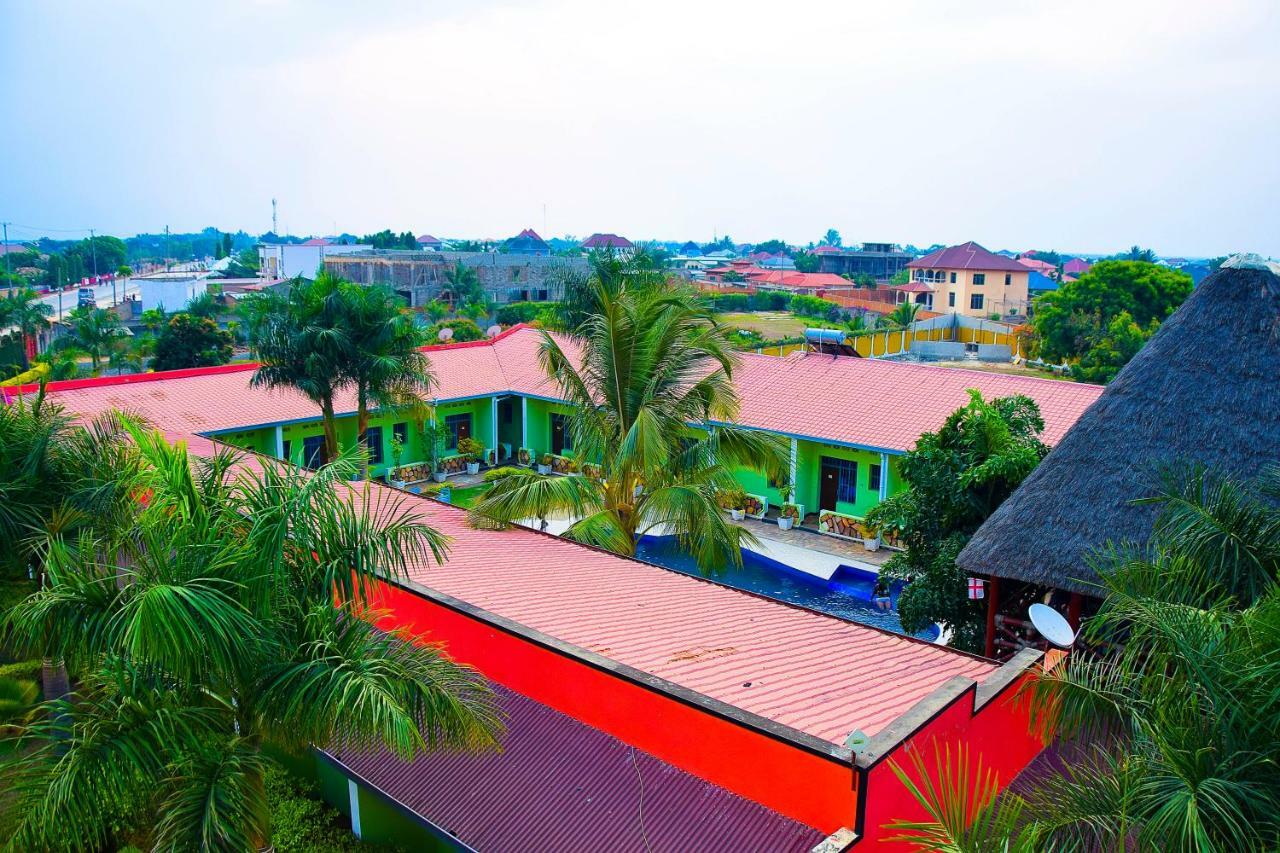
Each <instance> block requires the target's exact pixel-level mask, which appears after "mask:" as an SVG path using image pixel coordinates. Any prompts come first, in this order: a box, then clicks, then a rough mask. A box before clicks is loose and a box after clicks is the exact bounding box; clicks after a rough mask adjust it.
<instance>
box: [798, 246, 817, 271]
mask: <svg viewBox="0 0 1280 853" xmlns="http://www.w3.org/2000/svg"><path fill="white" fill-rule="evenodd" d="M794 260H795V262H796V271H797V272H817V271H818V267H819V266H821V265H822V258H820V257H818V256H817V255H815V254H813V253H812V252H803V251H802V252H796V253H795V256H794Z"/></svg>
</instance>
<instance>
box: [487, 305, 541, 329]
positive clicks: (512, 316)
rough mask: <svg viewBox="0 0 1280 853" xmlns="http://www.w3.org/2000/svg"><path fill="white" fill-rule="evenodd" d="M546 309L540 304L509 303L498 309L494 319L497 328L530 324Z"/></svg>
mask: <svg viewBox="0 0 1280 853" xmlns="http://www.w3.org/2000/svg"><path fill="white" fill-rule="evenodd" d="M546 307H547V306H546V304H545V303H542V302H509V303H507V304H506V305H503V306H502V307H500V308H499V309H498V313H497V316H496V318H495V319H496V321H497V323H498V325H499V326H514V325H516V324H517V323H532V322H533V321H534V320H536V319H538V316H539V315H540V314H541V313H542V312H543V311H544V310H545V309H546Z"/></svg>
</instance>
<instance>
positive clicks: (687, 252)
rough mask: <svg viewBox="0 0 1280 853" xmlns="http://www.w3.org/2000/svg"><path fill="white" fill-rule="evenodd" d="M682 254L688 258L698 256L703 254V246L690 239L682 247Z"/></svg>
mask: <svg viewBox="0 0 1280 853" xmlns="http://www.w3.org/2000/svg"><path fill="white" fill-rule="evenodd" d="M680 254H681V255H684V256H685V257H686V258H696V257H698V256H699V255H701V254H702V247H701V246H699V245H698V244H697V243H695V242H693V241H692V240H690V241H689V242H687V243H685V244H684V245H683V246H681V247H680Z"/></svg>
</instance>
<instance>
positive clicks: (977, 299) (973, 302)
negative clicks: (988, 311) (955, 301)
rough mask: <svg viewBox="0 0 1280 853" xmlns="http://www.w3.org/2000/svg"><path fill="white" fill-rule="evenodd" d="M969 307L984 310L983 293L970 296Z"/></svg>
mask: <svg viewBox="0 0 1280 853" xmlns="http://www.w3.org/2000/svg"><path fill="white" fill-rule="evenodd" d="M969 307H970V308H972V309H973V310H974V311H981V310H982V294H981V293H975V294H973V296H970V297H969Z"/></svg>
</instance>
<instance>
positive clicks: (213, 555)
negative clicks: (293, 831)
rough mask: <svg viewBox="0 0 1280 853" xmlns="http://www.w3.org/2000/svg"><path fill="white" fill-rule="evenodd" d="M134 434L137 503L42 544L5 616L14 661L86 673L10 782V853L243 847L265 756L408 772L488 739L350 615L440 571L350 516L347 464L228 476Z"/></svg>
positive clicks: (459, 700) (455, 701)
mask: <svg viewBox="0 0 1280 853" xmlns="http://www.w3.org/2000/svg"><path fill="white" fill-rule="evenodd" d="M130 431H131V433H132V439H133V444H134V445H135V446H136V453H137V456H138V458H139V462H140V464H139V465H138V467H137V469H136V471H134V472H132V473H131V474H130V475H129V476H128V478H127V479H126V480H125V483H124V485H125V486H126V488H127V489H128V490H129V491H130V492H131V493H139V492H141V493H145V494H146V495H147V502H146V504H145V505H144V504H141V503H137V502H136V501H135V507H136V511H135V513H134V514H133V516H132V517H131V518H129V519H128V520H127V522H125V523H121V524H120V525H119V529H118V530H116V531H113V532H112V533H111V534H110V535H107V536H104V537H102V538H93V537H90V536H88V535H82V536H80V537H77V538H75V539H71V538H69V537H51V538H50V539H49V541H48V542H47V544H46V545H45V548H46V569H47V574H48V578H49V582H48V583H47V584H46V586H45V587H44V588H43V589H41V590H39V591H38V592H36V593H34V594H32V595H31V596H30V597H28V598H27V599H26V600H24V601H22V602H21V603H19V604H18V605H16V606H15V607H14V608H13V609H12V610H11V611H10V613H9V614H8V616H7V619H6V620H5V628H6V635H7V638H8V639H9V641H10V642H11V643H12V644H14V645H15V646H17V647H18V648H19V649H22V650H24V651H27V652H35V653H39V654H43V655H45V656H50V657H59V658H64V659H66V660H67V661H68V662H69V663H71V664H72V665H73V669H74V670H76V671H79V672H82V673H83V676H82V677H81V678H80V680H79V683H78V685H77V689H76V694H75V698H74V700H63V701H58V702H54V703H51V704H49V705H48V706H47V709H48V710H49V711H50V712H51V713H50V714H49V716H48V717H46V718H43V719H38V720H37V721H36V722H33V723H32V724H30V725H28V726H26V727H25V729H24V731H23V732H22V735H23V741H22V743H23V744H24V745H25V747H26V749H25V750H24V751H23V752H22V753H21V757H20V758H18V759H17V760H15V761H12V762H11V763H9V764H8V766H7V767H6V788H7V790H8V793H9V794H10V796H12V797H13V798H14V799H15V805H16V808H15V813H16V815H17V816H18V817H17V825H16V827H14V837H13V839H12V841H11V843H13V844H14V845H15V846H16V847H17V848H19V849H49V848H54V847H58V848H60V847H62V846H63V845H64V844H65V843H66V841H67V840H68V839H74V840H75V842H76V843H77V844H78V845H82V846H84V847H90V848H95V849H114V847H115V846H116V844H118V841H117V839H116V838H114V837H113V836H114V835H115V831H116V830H115V827H114V826H113V824H115V823H116V822H117V821H118V820H119V819H120V816H121V815H124V816H125V817H126V818H132V819H131V820H128V823H129V824H131V826H130V828H132V829H134V830H135V831H138V832H141V833H143V834H144V835H146V836H147V837H148V838H149V843H148V847H154V848H155V849H217V850H224V849H225V850H254V849H261V848H264V847H267V846H269V845H270V841H271V828H270V825H269V821H268V818H267V814H268V813H267V803H266V799H265V794H264V786H263V775H264V773H265V772H266V771H267V770H268V769H269V768H270V767H272V765H273V761H272V758H271V757H270V755H269V753H268V752H267V751H266V747H268V746H273V747H283V748H286V749H291V750H297V749H305V748H307V747H308V746H309V745H311V744H326V743H331V742H333V741H334V740H335V739H336V738H338V737H342V738H354V739H357V740H362V741H366V742H378V743H381V744H385V745H386V746H387V747H389V748H390V749H392V750H393V751H395V752H396V753H398V754H400V755H401V756H403V757H404V758H406V759H409V758H411V757H413V756H414V755H417V754H420V753H422V752H423V751H425V750H427V749H430V748H433V747H437V746H448V747H455V748H456V747H462V748H478V747H484V746H487V745H489V744H491V743H492V742H493V739H494V735H495V733H496V732H497V731H498V729H499V723H498V721H497V715H496V713H495V711H494V706H493V703H492V698H491V695H490V692H489V690H488V688H487V686H486V684H485V683H484V681H483V679H482V678H481V677H480V676H479V675H478V674H477V673H475V672H474V671H472V670H471V669H469V668H467V667H465V666H461V665H459V664H456V663H453V662H452V661H450V660H448V659H447V658H446V657H445V656H444V655H443V654H442V653H441V652H440V650H439V648H438V647H437V646H436V645H434V644H432V643H429V642H424V640H423V638H422V637H419V636H415V635H412V634H410V633H408V632H407V631H402V632H397V633H394V634H388V633H384V632H382V631H381V630H379V629H378V628H376V627H375V626H374V625H373V624H372V623H371V622H369V621H366V619H365V618H364V608H365V607H366V605H367V602H368V600H369V599H368V590H369V585H370V583H371V582H373V581H374V580H375V579H377V578H380V577H392V578H394V577H403V576H405V575H406V574H407V572H408V570H409V568H410V567H411V566H420V565H423V564H425V563H426V562H427V561H428V560H430V559H435V560H441V559H443V558H444V556H445V543H444V539H443V537H441V536H440V535H439V534H438V533H436V532H435V531H434V530H432V529H431V528H429V527H427V526H425V525H424V524H422V523H421V522H419V521H417V520H416V519H415V518H414V517H413V516H412V515H410V514H409V513H408V512H407V511H406V509H405V508H404V505H403V503H402V502H401V499H400V498H390V499H387V500H382V501H379V500H367V501H365V502H362V503H361V504H359V505H357V504H356V503H354V502H352V501H351V499H350V493H349V491H348V490H347V488H346V487H345V486H343V485H342V484H341V483H340V480H342V479H343V478H344V477H346V476H349V475H350V474H351V473H352V472H353V471H354V470H355V466H354V464H353V463H352V461H351V459H350V458H346V459H343V460H339V461H338V462H337V463H336V464H334V465H331V466H329V467H328V468H326V469H324V470H322V471H320V472H318V473H316V474H314V475H306V474H303V473H301V472H298V471H297V470H296V469H293V468H291V467H289V466H265V467H264V468H262V469H259V468H257V467H256V466H243V467H240V468H239V470H237V465H238V462H239V460H240V457H239V456H238V455H236V454H234V453H232V452H229V451H226V450H220V451H218V452H217V453H216V454H215V455H214V456H213V457H212V458H210V459H208V460H202V461H200V462H199V463H197V461H196V460H194V459H192V458H189V457H188V455H187V451H186V449H185V447H183V446H181V445H179V446H177V447H170V446H169V445H168V444H167V443H166V442H165V440H164V438H163V436H160V435H158V434H154V433H148V432H145V431H143V430H140V429H138V428H136V427H131V428H130ZM335 590H336V591H337V592H336V594H335Z"/></svg>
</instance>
